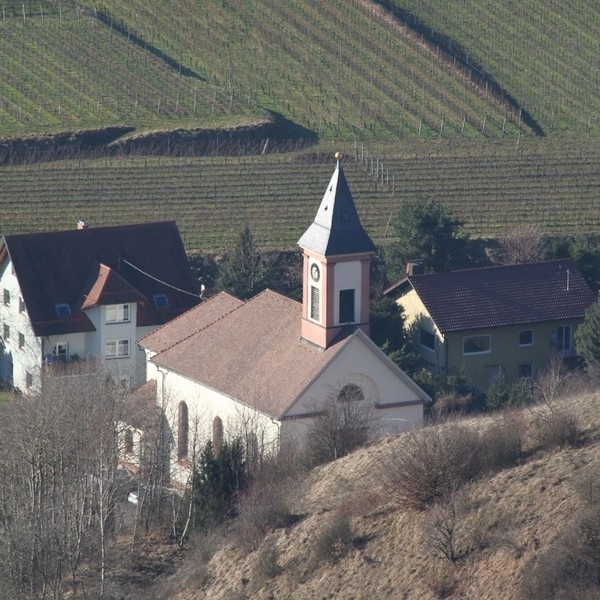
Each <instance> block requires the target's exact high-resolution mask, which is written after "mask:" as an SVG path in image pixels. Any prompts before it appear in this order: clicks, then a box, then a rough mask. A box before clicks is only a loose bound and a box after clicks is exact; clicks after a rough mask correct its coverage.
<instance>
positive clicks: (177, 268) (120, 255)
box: [3, 221, 198, 335]
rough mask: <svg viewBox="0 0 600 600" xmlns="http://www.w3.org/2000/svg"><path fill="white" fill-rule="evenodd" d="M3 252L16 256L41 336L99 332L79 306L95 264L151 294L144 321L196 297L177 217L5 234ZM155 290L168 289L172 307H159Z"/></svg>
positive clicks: (164, 317)
mask: <svg viewBox="0 0 600 600" xmlns="http://www.w3.org/2000/svg"><path fill="white" fill-rule="evenodd" d="M4 251H7V252H8V255H9V256H10V260H11V261H12V264H13V267H14V269H15V274H16V276H17V279H18V281H19V286H20V289H21V294H22V296H23V300H24V301H25V305H26V306H27V311H28V314H29V318H30V320H31V323H32V326H33V329H34V332H35V334H36V335H52V334H55V333H69V332H76V331H90V330H93V326H92V325H91V323H90V322H89V319H87V317H86V316H85V314H84V313H82V312H81V311H79V310H77V309H78V308H79V307H80V306H81V303H82V301H81V294H82V291H83V290H84V289H85V286H86V282H87V283H88V286H89V289H91V285H90V284H89V277H90V272H91V271H92V270H93V268H94V265H97V264H103V265H105V267H107V268H109V269H110V270H111V271H112V273H113V274H115V275H118V277H119V279H120V281H122V282H126V283H127V284H128V285H129V286H130V290H129V291H132V290H136V291H137V292H138V293H139V294H140V295H141V296H142V297H143V298H145V299H146V302H144V303H142V304H141V305H140V309H139V310H138V323H137V324H138V325H158V324H162V323H165V322H166V321H168V320H170V319H172V318H173V317H175V316H177V315H179V314H181V312H182V311H184V310H187V309H188V308H190V307H191V306H194V305H195V304H196V303H197V301H198V298H197V296H196V295H195V294H194V293H193V292H194V280H193V278H192V275H191V271H190V269H189V265H188V261H187V256H186V254H185V250H184V247H183V244H182V242H181V237H180V236H179V231H178V230H177V226H176V225H175V223H174V222H172V221H170V222H160V223H142V224H137V225H122V226H117V227H90V228H88V229H72V230H67V231H55V232H42V233H27V234H16V235H7V236H5V238H4V250H3V252H4ZM109 279H110V280H111V281H112V282H110V281H109V283H110V285H109V287H111V288H112V286H113V283H114V285H115V286H116V282H117V277H114V279H113V278H112V276H111V278H109ZM121 287H122V291H123V286H122V284H121ZM108 289H109V288H107V291H108ZM115 289H116V288H115ZM155 294H166V295H167V297H168V299H169V308H167V309H156V308H155V307H154V305H153V303H152V301H151V299H152V296H153V295H155ZM61 303H65V304H69V306H70V307H71V308H72V309H73V310H72V314H71V316H70V317H68V318H63V319H56V314H55V306H56V304H61ZM86 323H87V325H86ZM85 327H87V329H86V328H85Z"/></svg>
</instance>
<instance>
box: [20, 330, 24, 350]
mask: <svg viewBox="0 0 600 600" xmlns="http://www.w3.org/2000/svg"><path fill="white" fill-rule="evenodd" d="M24 347H25V336H24V335H23V334H22V333H19V348H24Z"/></svg>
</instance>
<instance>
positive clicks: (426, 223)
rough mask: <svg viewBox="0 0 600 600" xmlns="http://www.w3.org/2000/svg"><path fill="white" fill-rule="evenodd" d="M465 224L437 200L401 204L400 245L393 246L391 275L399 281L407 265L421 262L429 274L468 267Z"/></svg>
mask: <svg viewBox="0 0 600 600" xmlns="http://www.w3.org/2000/svg"><path fill="white" fill-rule="evenodd" d="M463 224H464V223H463V221H461V220H460V219H457V218H455V217H453V216H452V214H451V213H450V211H449V210H448V209H447V208H446V206H444V205H443V204H441V203H440V202H438V201H436V200H431V199H420V200H413V201H410V202H406V203H404V204H402V205H401V208H400V214H399V215H398V224H397V227H396V232H397V236H398V242H397V243H395V244H394V245H393V246H391V247H390V252H389V255H390V263H389V272H390V275H391V276H393V277H395V278H399V277H401V276H402V275H403V273H404V267H405V265H406V263H407V262H408V261H409V260H411V259H421V260H422V261H423V264H424V266H425V269H426V271H434V272H440V271H449V270H452V269H457V268H461V267H467V266H469V262H470V261H469V259H468V244H467V241H468V238H467V236H466V235H465V234H464V233H462V231H461V228H462V226H463Z"/></svg>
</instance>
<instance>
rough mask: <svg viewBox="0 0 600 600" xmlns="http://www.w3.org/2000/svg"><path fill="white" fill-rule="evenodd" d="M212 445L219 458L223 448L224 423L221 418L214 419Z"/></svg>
mask: <svg viewBox="0 0 600 600" xmlns="http://www.w3.org/2000/svg"><path fill="white" fill-rule="evenodd" d="M212 443H213V450H214V453H215V456H219V454H221V448H222V447H223V421H222V419H221V417H219V416H216V417H215V418H214V419H213V430H212Z"/></svg>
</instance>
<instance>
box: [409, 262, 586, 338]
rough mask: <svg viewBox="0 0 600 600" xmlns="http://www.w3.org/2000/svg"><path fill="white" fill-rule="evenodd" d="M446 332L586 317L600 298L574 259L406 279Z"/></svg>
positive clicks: (441, 328)
mask: <svg viewBox="0 0 600 600" xmlns="http://www.w3.org/2000/svg"><path fill="white" fill-rule="evenodd" d="M408 281H409V282H410V285H411V286H412V288H413V289H414V290H415V291H416V293H417V294H418V296H419V298H420V299H421V301H422V302H423V304H424V305H425V307H426V308H427V311H428V312H429V314H430V315H431V318H432V319H433V320H434V322H435V324H436V325H437V327H438V328H439V330H440V331H441V332H442V333H449V332H453V331H464V330H469V329H482V328H489V327H501V326H509V325H522V324H527V323H540V322H544V321H558V320H564V319H575V318H581V317H583V316H584V314H585V311H586V309H587V308H588V307H589V306H590V305H591V304H593V302H594V301H595V300H596V298H595V296H594V294H593V292H592V290H591V289H590V287H589V286H588V285H587V283H586V281H585V280H584V279H583V277H582V275H581V273H580V272H579V271H578V270H577V268H576V266H575V264H574V263H573V261H572V260H570V259H562V260H553V261H545V262H539V263H527V264H519V265H507V266H496V267H484V268H478V269H465V270H461V271H450V272H447V273H430V274H426V275H413V276H410V277H408Z"/></svg>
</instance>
